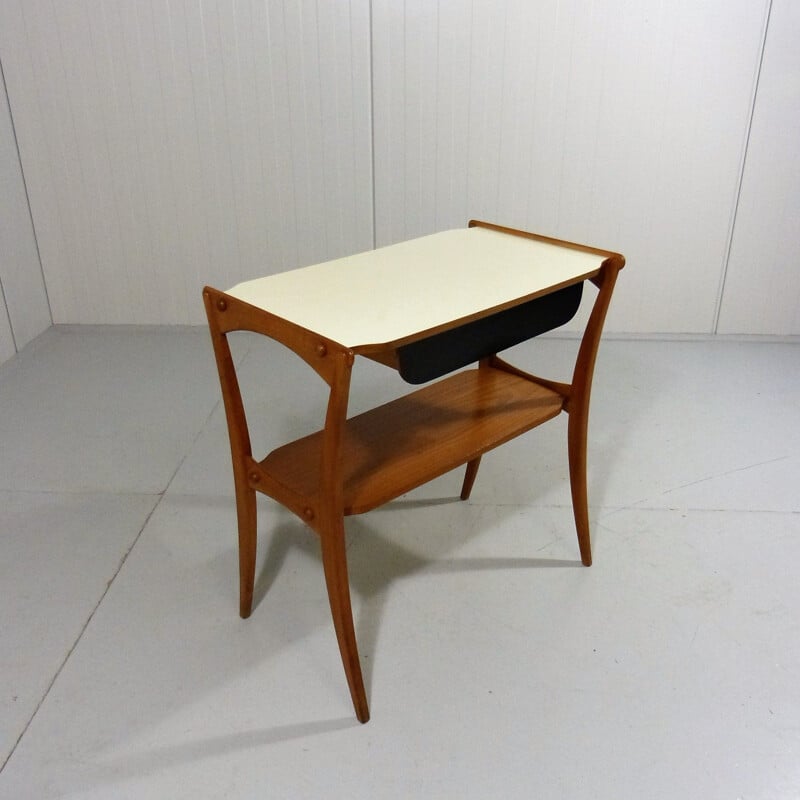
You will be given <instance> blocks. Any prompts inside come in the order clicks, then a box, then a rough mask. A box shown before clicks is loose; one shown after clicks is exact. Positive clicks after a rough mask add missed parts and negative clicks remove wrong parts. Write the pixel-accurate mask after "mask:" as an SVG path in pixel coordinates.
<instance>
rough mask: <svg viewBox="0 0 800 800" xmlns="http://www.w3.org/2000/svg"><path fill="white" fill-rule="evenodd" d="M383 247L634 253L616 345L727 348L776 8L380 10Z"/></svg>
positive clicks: (644, 1) (642, 3)
mask: <svg viewBox="0 0 800 800" xmlns="http://www.w3.org/2000/svg"><path fill="white" fill-rule="evenodd" d="M373 8H374V10H373V19H374V36H375V45H374V48H373V50H374V59H375V60H374V64H375V67H374V98H375V112H374V113H375V122H374V124H375V140H376V144H375V156H376V158H375V163H376V168H375V177H376V185H375V199H376V208H375V217H376V231H377V239H378V243H379V244H380V243H388V242H393V241H397V240H400V239H404V238H407V237H410V236H415V235H419V234H422V233H426V232H429V231H432V230H436V229H440V228H446V227H452V226H456V225H460V224H463V223H464V221H465V220H466V219H468V218H469V217H478V218H484V219H489V220H492V221H500V222H503V223H505V224H509V225H512V226H517V227H522V228H527V229H530V230H535V231H539V232H542V233H548V234H551V235H555V236H560V237H564V238H568V239H574V240H577V241H582V242H589V243H592V244H596V245H598V246H601V247H607V248H609V249H617V250H619V251H621V252H623V253H625V255H626V256H627V257H628V262H629V264H630V269H629V270H627V271H626V272H625V273H624V279H621V280H620V284H619V289H618V294H617V296H616V297H615V300H614V303H613V306H612V313H611V316H610V320H609V327H610V328H611V329H614V330H627V331H664V332H674V331H680V332H704V333H710V332H711V331H712V330H713V325H714V319H715V310H716V302H717V297H718V291H719V287H720V280H721V275H722V270H723V266H724V262H725V255H726V251H727V245H728V235H729V229H730V225H731V216H732V213H733V209H734V205H735V198H736V188H737V184H738V178H739V174H740V166H741V161H742V155H743V148H744V144H745V139H746V133H747V122H748V117H749V111H750V105H751V100H752V93H753V86H754V79H755V75H756V70H757V66H758V60H759V54H760V45H761V38H762V30H763V26H764V20H765V14H766V8H767V2H766V0H760V1H759V2H754V1H753V0H726V2H720V1H717V2H708V0H706V1H705V2H697V0H678V1H677V2H673V3H662V2H653V1H652V0H635V2H634V0H610V1H609V2H603V3H597V2H594V0H539V2H535V3H531V2H526V1H525V0H438V1H433V0H407V2H405V3H397V2H394V0H375V2H374V3H373Z"/></svg>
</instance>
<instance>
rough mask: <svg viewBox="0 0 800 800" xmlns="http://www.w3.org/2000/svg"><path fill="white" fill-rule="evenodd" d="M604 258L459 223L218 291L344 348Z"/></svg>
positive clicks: (545, 282) (441, 323)
mask: <svg viewBox="0 0 800 800" xmlns="http://www.w3.org/2000/svg"><path fill="white" fill-rule="evenodd" d="M604 258H605V256H604V255H598V254H595V253H587V252H583V251H581V250H576V249H572V248H569V247H564V246H559V245H557V244H553V243H549V242H541V241H537V240H535V239H527V238H523V237H520V236H515V235H512V234H508V233H503V232H500V231H495V230H491V229H487V228H481V227H474V228H459V229H456V230H449V231H442V232H441V233H434V234H432V235H430V236H423V237H421V238H418V239H412V240H410V241H406V242H401V243H399V244H394V245H389V246H388V247H381V248H378V249H377V250H370V251H368V252H365V253H359V254H358V255H353V256H347V257H345V258H338V259H335V260H333V261H326V262H324V263H321V264H315V265H313V266H309V267H303V268H301V269H295V270H291V271H289V272H282V273H278V274H276V275H269V276H266V277H263V278H256V279H255V280H250V281H245V282H244V283H239V284H237V285H236V286H234V287H232V288H231V289H229V290H228V291H227V292H226V294H229V295H231V296H233V297H236V298H238V299H240V300H243V301H245V302H246V303H249V304H251V305H253V306H256V307H258V308H261V309H264V310H265V311H268V312H270V313H272V314H275V315H276V316H279V317H282V318H283V319H286V320H289V321H290V322H293V323H295V324H297V325H300V326H302V327H304V328H306V329H308V330H311V331H314V332H315V333H317V334H319V335H320V336H324V337H326V338H328V339H331V340H333V341H335V342H338V343H339V344H341V345H344V346H345V347H349V348H353V349H359V348H365V347H369V346H370V345H384V344H394V343H402V342H405V341H407V340H411V339H413V338H418V334H420V333H422V332H428V331H434V330H442V329H445V328H447V327H453V323H457V322H459V321H466V320H468V319H474V318H477V317H478V316H481V315H483V314H485V313H487V312H491V311H492V310H494V309H499V308H504V307H508V306H510V305H514V304H515V303H518V302H523V301H525V300H527V299H531V298H533V297H535V296H537V295H541V294H545V293H547V292H548V291H551V290H553V289H554V288H557V287H560V286H566V285H568V284H571V283H576V282H578V281H580V280H583V279H585V278H587V277H591V276H593V275H595V274H596V273H597V271H598V270H599V268H600V266H601V264H602V263H603V260H604Z"/></svg>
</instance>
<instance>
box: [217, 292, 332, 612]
mask: <svg viewBox="0 0 800 800" xmlns="http://www.w3.org/2000/svg"><path fill="white" fill-rule="evenodd" d="M203 302H204V304H205V309H206V316H207V318H208V327H209V332H210V334H211V343H212V345H213V348H214V357H215V360H216V364H217V372H218V373H219V380H220V386H221V389H222V400H223V403H224V406H225V418H226V421H227V425H228V437H229V440H230V447H231V463H232V467H233V481H234V488H235V492H236V515H237V522H238V530H239V614H240V616H242V617H243V618H246V617H249V616H250V613H251V612H252V608H253V588H254V584H255V565H256V549H257V543H258V542H257V526H258V520H257V508H256V489H257V484H258V480H259V476H258V474H257V471H254V468H253V465H254V463H255V462H254V461H253V457H252V449H251V445H250V433H249V429H248V425H247V417H246V415H245V410H244V403H243V402H242V394H241V390H240V388H239V381H238V379H237V376H236V367H235V365H234V362H233V357H232V355H231V350H230V345H229V344H228V338H227V334H228V333H230V332H232V331H240V330H246V331H252V332H254V333H260V334H263V335H265V336H268V337H269V338H271V339H274V340H275V341H277V342H279V343H281V344H283V345H284V346H286V347H288V348H289V349H290V350H292V351H293V352H294V353H296V354H297V355H298V356H300V358H302V359H303V360H304V361H305V362H306V363H307V364H309V366H311V367H312V368H313V369H314V371H315V372H317V374H319V375H320V377H322V379H323V380H324V381H325V382H326V383H328V385H332V383H333V382H334V372H335V368H334V363H333V359H332V358H331V357H330V356H331V355H332V354H335V353H337V352H342V350H343V348H342V346H341V345H339V344H338V343H336V342H332V341H330V340H327V339H325V338H323V337H320V336H318V335H316V334H314V333H312V332H311V331H307V330H306V329H304V328H301V327H300V326H298V325H293V324H292V323H289V322H287V321H286V320H282V319H280V318H278V317H275V316H274V315H272V314H269V313H268V312H266V311H263V310H261V309H258V308H255V307H254V306H251V305H249V304H248V303H245V302H243V301H241V300H238V299H236V298H234V297H231V296H230V295H227V294H225V293H224V292H221V291H219V290H218V289H214V288H212V287H210V286H206V287H205V288H204V289H203Z"/></svg>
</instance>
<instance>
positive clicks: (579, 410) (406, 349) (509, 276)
mask: <svg viewBox="0 0 800 800" xmlns="http://www.w3.org/2000/svg"><path fill="white" fill-rule="evenodd" d="M624 263H625V260H624V258H623V257H622V256H621V255H619V254H617V253H611V252H608V251H605V250H598V249H596V248H591V247H586V246H584V245H577V244H573V243H570V242H563V241H559V240H556V239H550V238H548V237H543V236H538V235H536V234H531V233H527V232H524V231H518V230H514V229H511V228H504V227H501V226H498V225H492V224H489V223H485V222H478V221H472V222H470V224H469V227H468V228H467V229H463V230H458V231H445V232H443V233H440V234H434V235H432V236H426V237H423V238H421V239H415V240H412V241H410V242H403V243H401V244H398V245H392V246H390V247H385V248H380V249H378V250H374V251H371V252H368V253H362V254H359V255H357V256H351V257H349V258H345V259H338V260H336V261H331V262H327V263H324V264H318V265H315V266H312V267H306V268H304V269H299V270H294V271H291V272H286V273H281V274H278V275H272V276H268V277H266V278H260V279H257V280H253V281H248V282H246V283H243V284H239V285H237V286H235V287H233V288H232V289H229V290H228V291H227V292H221V291H219V290H217V289H213V288H211V287H206V288H205V289H204V290H203V296H204V302H205V306H206V313H207V315H208V322H209V328H210V332H211V338H212V343H213V346H214V354H215V358H216V362H217V368H218V371H219V376H220V382H221V386H222V395H223V400H224V404H225V413H226V418H227V423H228V432H229V436H230V444H231V454H232V463H233V474H234V484H235V488H236V508H237V516H238V526H239V578H240V609H239V610H240V614H241V616H242V617H247V616H249V614H250V612H251V610H252V603H253V584H254V580H255V559H256V500H255V497H256V492H257V491H260V492H263V493H264V494H267V495H269V496H270V497H272V498H274V499H275V500H277V501H278V502H280V503H282V504H283V505H284V506H286V507H287V508H288V509H290V510H291V511H292V512H294V513H295V514H297V515H298V516H299V517H300V518H301V519H303V520H304V521H305V522H306V523H307V524H308V525H309V526H310V527H311V528H312V529H313V530H315V531H316V532H317V534H318V535H319V537H320V543H321V547H322V562H323V568H324V572H325V580H326V584H327V589H328V597H329V600H330V605H331V612H332V616H333V622H334V627H335V630H336V635H337V640H338V642H339V649H340V652H341V656H342V662H343V664H344V669H345V675H346V677H347V682H348V685H349V688H350V694H351V697H352V700H353V706H354V708H355V712H356V716H357V717H358V719H359V720H360V721H361V722H366V721H367V720H368V719H369V709H368V705H367V698H366V693H365V691H364V685H363V680H362V677H361V666H360V662H359V657H358V650H357V646H356V639H355V632H354V627H353V618H352V611H351V606H350V588H349V583H348V578H347V562H346V557H345V541H344V517H345V516H347V515H349V514H360V513H363V512H365V511H369V510H370V509H373V508H375V507H377V506H380V505H382V504H383V503H386V502H388V501H390V500H392V499H393V498H395V497H397V496H399V495H401V494H403V493H405V492H407V491H410V490H411V489H414V488H416V487H418V486H421V485H422V484H424V483H426V482H427V481H430V480H432V479H433V478H436V477H438V476H439V475H442V474H443V473H445V472H448V471H449V470H452V469H455V468H456V467H459V466H461V465H464V464H466V467H467V469H466V474H465V477H464V483H463V487H462V491H461V497H462V499H465V500H466V499H467V498H468V497H469V494H470V491H471V489H472V484H473V482H474V480H475V477H476V474H477V471H478V466H479V464H480V459H481V456H482V454H483V453H485V452H487V451H488V450H491V449H492V448H494V447H497V446H498V445H501V444H503V443H504V442H507V441H509V440H510V439H513V438H514V437H516V436H518V435H520V434H521V433H524V432H525V431H528V430H530V429H532V428H534V427H536V426H537V425H540V424H541V423H543V422H546V421H547V420H549V419H552V418H553V417H556V416H558V415H559V413H560V412H561V411H566V412H568V414H569V426H568V435H567V439H568V441H567V450H568V455H569V465H570V484H571V489H572V502H573V511H574V516H575V524H576V528H577V532H578V543H579V547H580V552H581V560H582V561H583V563H584V564H586V565H587V566H588V565H590V564H591V546H590V539H589V519H588V504H587V497H586V433H587V424H588V415H589V397H590V391H591V381H592V374H593V371H594V363H595V357H596V355H597V348H598V345H599V341H600V334H601V332H602V327H603V322H604V320H605V316H606V312H607V310H608V304H609V301H610V299H611V294H612V292H613V288H614V283H615V281H616V277H617V273H618V272H619V270H620V269H621V268H622V267H623V266H624ZM586 280H589V281H591V282H592V283H593V284H595V286H597V288H598V290H599V291H598V293H597V296H596V298H595V302H594V306H593V308H592V312H591V315H590V318H589V322H588V324H587V327H586V330H585V332H584V335H583V338H582V341H581V345H580V349H579V351H578V357H577V360H576V363H575V368H574V371H573V378H572V382H571V383H569V384H564V383H557V382H554V381H549V380H546V379H544V378H539V377H536V376H534V375H530V374H527V373H525V372H523V371H522V370H519V369H517V368H516V367H514V366H512V365H510V364H508V363H506V362H505V361H503V360H502V359H500V358H499V357H498V356H497V351H499V350H502V349H505V348H507V347H510V346H511V345H513V344H516V343H518V342H521V341H524V340H525V339H527V338H530V337H531V336H534V335H536V334H538V333H541V332H543V331H544V330H548V329H550V328H552V327H555V326H557V325H560V324H563V322H566V321H567V320H568V319H569V318H570V317H571V316H572V315H573V314H574V313H575V311H576V310H577V306H578V303H579V302H580V298H581V287H582V284H583V282H584V281H586ZM236 330H249V331H253V332H256V333H261V334H263V335H265V336H268V337H270V338H271V339H274V340H275V341H278V342H280V343H282V344H283V345H285V346H286V347H288V348H290V349H291V350H292V351H293V352H294V353H295V354H297V355H298V356H299V357H300V358H302V359H303V360H304V361H305V362H306V363H307V364H308V365H309V366H310V367H312V369H313V370H314V371H315V372H317V374H318V375H319V376H320V377H321V378H322V379H323V380H324V381H325V382H326V383H327V384H328V386H329V389H330V394H329V400H328V407H327V413H326V416H325V422H324V427H323V428H322V429H321V430H320V431H318V432H317V433H314V434H312V435H310V436H306V437H303V438H301V439H298V440H296V441H294V442H290V443H289V444H286V445H283V446H282V447H278V448H277V449H276V450H274V451H272V452H271V453H269V454H268V455H267V456H266V457H265V458H263V459H262V460H260V461H259V460H256V459H255V458H253V455H252V452H251V447H250V435H249V430H248V426H247V420H246V417H245V413H244V405H243V403H242V398H241V394H240V391H239V385H238V381H237V378H236V370H235V367H234V363H233V359H232V358H231V353H230V348H229V346H228V341H227V338H226V337H227V334H228V333H230V332H231V331H236ZM357 355H361V356H364V357H367V358H370V359H373V360H375V361H378V362H380V363H382V364H385V365H387V366H389V367H392V368H395V369H398V370H399V371H400V374H401V375H402V376H403V377H404V378H406V380H408V381H410V382H413V383H422V382H425V381H428V380H429V379H432V378H439V377H441V376H443V375H445V374H447V373H453V374H450V375H449V376H448V377H442V378H441V380H438V381H436V382H435V383H427V384H426V385H425V386H423V387H422V388H420V389H417V390H416V391H414V392H412V393H410V394H408V395H406V396H405V397H401V398H399V399H397V400H393V401H392V402H389V403H386V404H385V405H382V406H380V407H378V408H375V409H372V410H371V411H367V412H366V413H363V414H360V415H358V416H355V417H352V418H350V419H348V418H347V403H348V395H349V388H350V375H351V371H352V368H353V365H354V361H355V356H357ZM475 362H477V363H478V365H477V367H475V368H472V369H467V370H464V371H456V370H458V369H459V368H460V367H464V366H467V365H468V364H473V363H475Z"/></svg>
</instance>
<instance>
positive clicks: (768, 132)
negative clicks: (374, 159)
mask: <svg viewBox="0 0 800 800" xmlns="http://www.w3.org/2000/svg"><path fill="white" fill-rule="evenodd" d="M798 42H800V4H798V3H797V2H796V0H773V3H772V14H771V18H770V25H769V33H768V37H767V46H766V48H765V51H764V63H763V67H762V70H761V80H760V81H759V86H758V95H757V100H756V104H755V109H754V113H753V126H752V131H751V134H750V143H749V147H748V151H747V161H746V165H745V171H744V177H743V180H742V192H741V197H740V200H739V209H738V213H737V216H736V225H735V227H734V236H733V243H732V246H731V257H730V262H729V264H728V274H727V278H726V281H725V291H724V294H723V303H722V308H721V312H720V320H719V331H720V332H721V333H776V334H783V335H788V334H792V335H800V47H798Z"/></svg>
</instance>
